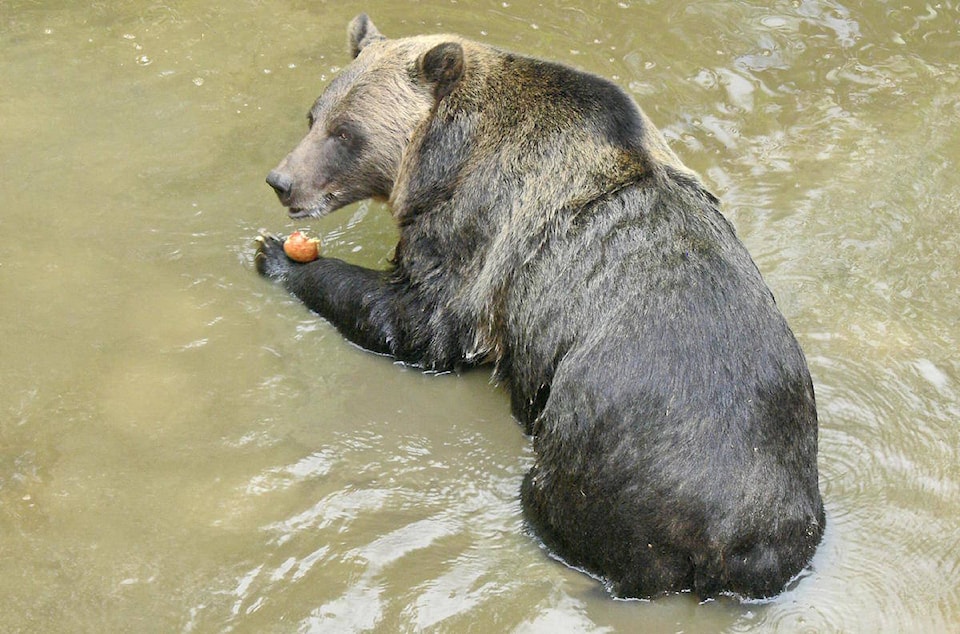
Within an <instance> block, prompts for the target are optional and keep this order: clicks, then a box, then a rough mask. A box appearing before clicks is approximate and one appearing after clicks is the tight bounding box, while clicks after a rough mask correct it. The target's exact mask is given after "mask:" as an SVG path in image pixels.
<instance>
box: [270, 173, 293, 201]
mask: <svg viewBox="0 0 960 634" xmlns="http://www.w3.org/2000/svg"><path fill="white" fill-rule="evenodd" d="M267 185H270V187H273V190H274V191H275V192H277V196H279V197H280V198H289V197H290V192H291V190H293V179H292V178H290V177H289V176H287V175H286V174H284V173H283V172H278V171H277V170H272V171H271V172H270V173H269V174H267Z"/></svg>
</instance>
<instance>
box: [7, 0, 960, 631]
mask: <svg viewBox="0 0 960 634" xmlns="http://www.w3.org/2000/svg"><path fill="white" fill-rule="evenodd" d="M361 10H366V11H369V12H371V13H372V14H373V17H374V18H375V20H376V21H377V24H378V25H379V26H380V27H381V28H382V30H383V31H384V32H386V33H388V34H390V35H406V34H414V33H418V32H428V31H442V30H446V31H456V32H460V33H462V34H464V35H466V36H468V37H472V38H475V39H479V40H481V41H485V42H489V43H492V44H496V45H499V46H503V47H507V48H511V49H514V50H518V51H521V52H526V53H531V54H535V55H540V56H543V57H549V58H553V59H558V60H561V61H565V62H568V63H571V64H574V65H577V66H579V67H581V68H585V69H588V70H591V71H594V72H597V73H600V74H602V75H605V76H607V77H611V78H613V79H615V80H616V81H617V82H618V83H619V84H620V85H621V86H623V87H624V88H625V89H627V90H629V91H630V92H631V93H632V94H634V95H635V96H636V97H637V99H638V100H640V101H641V103H642V104H643V106H644V107H645V109H646V110H647V111H648V113H649V114H650V115H651V117H652V118H653V119H654V121H656V122H657V123H658V124H659V125H660V126H661V128H662V129H663V131H664V133H665V135H666V136H667V138H668V139H669V141H670V143H671V145H672V146H673V147H674V149H675V150H677V152H678V153H679V154H680V155H681V157H682V158H683V160H684V161H685V162H687V163H688V164H689V165H690V166H691V167H692V168H693V169H695V170H697V171H698V172H700V173H701V174H703V175H704V178H705V179H706V180H707V181H708V183H709V184H710V186H711V187H712V188H713V189H714V190H715V191H716V192H717V193H718V194H719V195H720V196H721V198H722V199H723V200H724V204H725V207H724V209H725V211H726V213H727V214H728V215H729V217H730V218H731V219H732V220H733V222H734V223H735V224H736V226H737V228H738V232H739V234H740V236H741V237H742V238H743V240H744V241H745V242H746V243H747V245H748V247H749V248H750V250H751V252H752V253H753V254H754V256H755V259H756V261H757V263H758V265H759V267H760V269H761V270H762V272H763V273H764V275H765V277H766V278H767V280H768V282H769V283H770V285H771V287H772V288H773V290H774V292H775V294H776V296H777V298H778V302H779V304H780V306H781V308H782V309H783V311H784V312H785V313H786V315H787V317H788V319H789V320H790V322H791V324H792V325H793V327H794V329H795V331H796V332H797V335H798V337H799V338H800V340H801V343H802V344H803V346H804V349H805V351H806V353H807V356H808V360H809V362H810V366H811V371H812V372H813V374H814V380H815V383H816V387H817V398H818V405H819V410H820V415H821V436H820V446H821V457H820V468H821V486H822V489H823V491H824V494H825V501H826V504H827V512H828V516H829V518H828V520H829V521H828V530H827V534H826V536H825V540H824V543H823V545H822V547H821V548H820V550H819V551H818V553H817V555H816V557H815V559H814V562H813V566H812V568H811V570H810V571H809V572H808V573H806V574H805V575H804V576H803V578H801V579H799V580H798V581H797V582H796V583H794V584H792V585H791V586H790V588H789V589H788V591H787V592H785V593H784V594H783V595H781V596H780V597H778V598H776V599H773V600H770V601H764V602H757V603H748V604H738V603H736V602H733V601H731V600H718V601H712V602H707V603H704V604H698V603H696V602H695V601H694V600H693V599H691V598H690V597H688V596H686V595H678V596H671V597H664V598H661V599H658V600H656V601H612V600H611V599H609V597H608V596H607V595H606V594H605V593H604V592H603V590H602V588H601V587H600V586H599V584H597V583H596V582H594V581H593V580H591V579H589V578H587V577H586V576H585V575H582V574H580V573H578V572H576V571H571V570H568V569H566V568H564V567H563V566H562V565H560V564H559V563H557V562H555V561H553V560H551V559H550V558H549V557H547V556H546V555H545V553H544V552H542V551H541V550H540V549H539V548H538V546H537V544H536V542H535V541H534V540H533V539H532V538H531V537H530V536H529V535H527V534H526V533H525V532H524V528H523V523H522V519H521V515H520V507H519V502H518V500H517V490H518V487H519V483H520V481H521V479H522V476H523V473H524V471H525V469H526V468H527V466H528V465H529V463H530V453H529V447H528V446H527V442H526V440H525V439H524V438H523V437H522V435H521V433H520V431H519V429H518V428H517V426H516V425H515V424H514V423H513V421H512V420H511V419H510V416H509V407H508V403H507V399H506V395H505V394H504V393H503V391H502V390H500V389H498V388H497V387H496V386H494V385H491V384H490V381H489V377H488V375H487V374H486V373H485V372H482V371H480V372H474V373H470V374H467V375H463V376H453V375H447V376H432V375H423V374H421V373H419V372H416V371H413V370H410V369H407V368H403V367H400V366H397V365H394V364H392V363H390V361H389V360H387V359H383V358H380V357H376V356H373V355H369V354H365V353H363V352H361V351H359V350H357V349H355V348H353V347H351V346H350V345H348V344H346V343H344V341H343V340H342V338H341V337H340V336H339V335H337V333H336V332H334V331H333V330H332V329H331V328H329V327H328V326H327V325H326V324H325V323H323V322H322V321H320V320H318V319H316V318H314V317H312V316H311V315H309V314H307V313H305V312H304V311H303V310H302V308H301V307H300V306H299V305H298V304H297V303H296V302H294V301H292V300H290V299H289V298H287V297H285V296H284V295H283V294H282V293H281V292H279V291H278V289H277V288H275V287H273V286H271V285H268V284H265V283H263V282H262V281H261V280H259V279H258V278H257V277H256V276H255V274H254V273H253V272H252V270H251V268H250V260H249V258H250V251H251V245H250V239H251V237H252V236H253V235H255V234H256V232H257V231H258V229H260V228H261V227H265V228H268V229H270V230H273V231H278V232H279V231H289V230H292V229H294V228H296V227H294V226H293V225H292V224H291V223H289V222H287V221H286V220H285V218H284V216H283V214H282V211H281V209H280V207H279V206H278V205H277V204H276V202H275V199H274V197H273V195H272V193H271V192H270V191H269V189H268V188H267V187H266V186H265V185H264V184H263V177H264V175H265V172H266V171H267V170H268V169H269V168H270V167H271V166H272V165H274V164H275V163H276V161H277V160H278V158H279V157H280V156H282V155H283V154H284V153H285V152H286V151H287V150H288V149H289V148H290V147H291V146H292V144H293V143H294V142H295V140H296V139H297V138H299V135H300V134H301V133H302V131H303V127H304V115H305V112H306V109H307V108H308V107H309V104H310V103H311V102H312V100H313V98H314V97H315V96H316V94H317V93H318V92H319V90H320V89H321V88H322V86H323V85H324V83H325V82H327V81H329V79H330V78H331V77H332V76H334V74H335V73H336V72H337V70H338V69H339V67H340V66H342V65H343V64H345V63H346V61H347V60H346V55H345V53H344V51H343V40H344V36H343V28H344V26H345V24H346V22H347V21H348V20H349V18H350V17H352V16H353V15H354V14H356V13H357V12H359V11H361ZM958 24H960V7H958V5H957V3H955V2H939V3H926V2H915V1H911V0H907V1H905V2H900V3H897V4H896V6H893V5H890V4H886V3H858V4H855V3H851V2H836V1H827V0H817V1H814V0H799V1H792V2H786V1H781V2H773V3H754V2H746V1H745V0H729V1H718V2H711V3H704V2H618V3H588V2H579V3H577V2H561V1H559V0H555V1H550V2H541V3H532V2H500V1H499V0H490V1H469V2H468V1H466V0H459V1H458V2H452V1H451V2H449V3H448V2H438V3H431V4H430V5H429V6H427V5H426V4H425V3H418V2H409V3H391V4H389V5H388V6H382V7H381V6H371V5H370V4H369V3H358V2H353V1H346V2H340V3H335V4H330V3H313V2H300V1H298V0H291V1H289V2H285V3H280V4H277V3H271V4H270V5H269V6H261V5H260V4H259V3H245V4H241V5H237V6H233V5H230V6H227V7H213V6H208V5H207V4H205V3H200V2H192V1H190V2H181V3H178V4H177V5H175V6H166V5H160V4H155V5H150V6H146V7H145V6H144V5H143V4H142V3H133V2H129V1H123V0H116V1H112V2H107V3H98V4H94V5H91V6H79V5H78V6H77V7H71V8H64V7H62V6H60V5H59V4H57V3H50V2H35V1H31V2H26V1H19V0H12V1H10V2H6V3H5V4H4V5H3V7H2V8H0V41H2V42H3V45H2V46H0V64H2V67H3V69H4V90H2V91H0V121H2V133H0V170H2V172H3V174H4V175H5V178H4V179H2V182H0V199H2V200H3V201H4V205H3V213H2V215H0V226H2V228H3V229H4V230H5V232H6V234H7V235H8V236H15V238H14V239H12V240H8V241H7V243H6V245H5V249H4V251H3V254H2V255H0V291H2V296H3V302H2V303H0V306H2V307H0V315H2V318H0V335H2V336H0V354H2V358H3V360H4V363H3V364H2V367H0V413H2V415H3V417H2V419H0V595H2V596H3V597H4V598H5V602H4V607H3V609H2V610H0V630H3V631H62V630H64V629H70V630H72V631H97V632H100V631H164V632H169V631H194V632H204V631H308V632H331V631H342V632H353V631H363V630H372V631H384V632H393V631H443V632H447V631H450V632H460V631H483V632H486V631H514V632H554V631H564V632H568V631H570V632H608V631H609V632H612V631H623V632H632V631H637V629H638V627H639V626H638V623H642V624H643V625H642V628H643V629H644V630H645V631H664V632H666V631H671V632H672V631H679V630H683V631H686V632H716V631H784V632H794V631H818V632H825V631H872V630H879V631H924V632H926V631H953V630H956V629H957V628H958V627H960V555H958V553H960V528H958V524H957V522H956V518H957V517H958V516H960V468H958V466H957V465H958V464H960V460H958V458H960V457H958V455H957V454H958V447H960V431H958V427H957V421H958V420H960V384H958V380H960V365H958V362H957V358H956V351H957V350H958V348H960V345H958V343H960V340H958V334H957V333H958V332H960V299H958V298H957V293H956V289H957V288H958V286H960V284H958V282H960V231H958V229H960V176H958V175H957V173H958V172H957V170H956V169H955V166H956V165H957V163H958V161H960V101H958V100H957V98H956V95H957V94H958V89H960V55H958V51H960V49H958V46H957V42H958V41H960V30H958V26H957V25H958ZM311 229H312V230H313V231H315V232H317V233H320V234H321V235H322V236H323V237H324V244H325V248H326V249H327V250H328V252H330V253H331V254H332V255H335V256H338V257H343V258H345V259H348V260H351V261H354V262H358V263H360V264H364V265H367V266H383V265H384V264H385V261H386V259H387V258H388V257H389V256H390V254H391V253H392V248H393V242H394V240H395V236H396V233H395V230H394V229H393V227H392V226H391V221H390V219H389V216H388V214H387V213H386V211H385V210H384V209H383V208H382V206H380V205H378V204H369V203H361V204H359V205H355V206H353V207H351V208H349V209H346V210H343V211H341V212H339V213H338V214H336V215H334V216H332V217H330V218H327V219H324V220H323V221H320V222H317V223H315V224H314V225H313V226H312V227H311ZM67 624H69V625H67Z"/></svg>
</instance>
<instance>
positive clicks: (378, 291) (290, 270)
mask: <svg viewBox="0 0 960 634" xmlns="http://www.w3.org/2000/svg"><path fill="white" fill-rule="evenodd" d="M257 242H258V244H257V252H256V255H255V256H254V262H255V263H256V267H257V271H258V272H259V273H260V274H261V275H263V276H264V277H267V278H269V279H272V280H275V281H277V282H280V283H281V284H282V285H283V286H284V288H286V289H287V290H288V291H289V292H291V293H293V294H294V295H295V296H296V297H297V298H298V299H300V301H302V302H303V303H304V304H305V305H306V306H307V308H309V309H310V310H312V311H314V312H315V313H317V314H319V315H320V316H321V317H323V318H324V319H326V320H327V321H329V322H330V323H332V324H333V325H334V326H335V327H336V328H337V330H339V331H340V332H341V333H342V334H343V335H344V336H345V337H347V338H348V339H349V340H350V341H352V342H354V343H356V344H357V345H359V346H362V347H363V348H366V349H367V350H370V351H372V352H377V353H380V354H389V355H392V356H394V357H397V358H398V359H400V360H401V361H405V362H408V363H419V362H420V361H421V359H420V357H421V356H422V351H418V350H416V346H415V345H413V342H412V341H410V338H409V337H408V336H406V334H405V333H406V332H407V331H408V330H409V324H407V323H405V322H406V315H408V314H410V312H411V311H410V307H409V306H406V304H407V303H408V301H405V300H406V298H407V296H408V294H406V293H404V292H403V288H402V287H400V286H398V285H397V284H396V283H395V282H393V281H392V279H391V277H390V274H389V273H388V272H386V271H375V270H373V269H367V268H364V267H361V266H356V265H354V264H348V263H347V262H343V261H342V260H338V259H335V258H326V257H321V258H320V259H318V260H314V261H313V262H307V263H300V262H294V261H293V260H291V259H290V258H288V257H287V256H286V254H284V252H283V241H282V240H281V239H280V238H277V237H274V236H260V237H259V238H258V239H257Z"/></svg>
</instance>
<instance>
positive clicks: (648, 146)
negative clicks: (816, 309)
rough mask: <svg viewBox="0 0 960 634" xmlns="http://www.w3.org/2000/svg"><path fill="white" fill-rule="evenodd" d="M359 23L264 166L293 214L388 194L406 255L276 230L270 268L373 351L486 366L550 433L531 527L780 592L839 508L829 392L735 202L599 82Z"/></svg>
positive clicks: (523, 491) (540, 458) (601, 554)
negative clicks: (341, 62) (338, 252)
mask: <svg viewBox="0 0 960 634" xmlns="http://www.w3.org/2000/svg"><path fill="white" fill-rule="evenodd" d="M347 33H348V45H349V51H350V53H351V55H352V57H353V60H352V61H351V62H350V64H349V65H347V66H346V67H345V68H344V69H343V70H342V71H341V72H340V73H339V75H337V76H336V77H335V78H334V79H333V80H332V81H331V82H330V84H329V85H328V86H327V87H326V89H325V90H324V91H323V92H322V94H321V96H320V97H319V98H318V99H317V100H316V102H315V103H314V104H313V106H312V108H311V109H310V113H309V117H308V119H309V131H308V133H307V135H306V136H305V137H304V138H303V140H302V141H300V143H299V144H298V145H297V146H296V147H295V148H294V149H293V150H292V151H291V152H290V154H289V155H287V156H286V157H285V158H284V159H283V160H282V161H281V162H280V164H279V165H278V166H277V167H276V168H275V169H274V170H272V171H270V173H269V175H268V176H267V182H268V183H269V185H270V186H271V187H272V188H273V189H274V190H275V191H276V193H277V195H278V197H279V199H280V202H281V203H282V204H283V205H284V206H285V207H286V209H287V213H288V214H289V216H290V217H292V218H308V217H320V216H323V215H325V214H328V213H330V212H333V211H334V210H336V209H339V208H341V207H343V206H344V205H347V204H349V203H352V202H355V201H358V200H362V199H367V198H373V199H377V200H382V201H386V203H387V207H388V209H389V210H390V213H391V214H392V215H393V217H394V219H395V221H396V223H397V226H398V231H399V240H398V243H397V245H396V248H395V253H394V256H393V258H392V260H391V262H390V263H389V266H388V267H387V268H386V269H385V270H374V269H368V268H363V267H359V266H356V265H353V264H350V263H348V262H345V261H342V260H340V259H336V258H332V257H320V258H319V259H318V260H315V261H313V262H309V263H298V262H294V261H292V260H290V259H288V258H287V257H286V256H285V255H284V253H283V250H282V243H283V241H282V239H280V238H278V237H276V236H272V235H269V234H266V235H261V236H259V237H258V242H259V244H258V245H257V249H256V253H255V255H254V263H255V267H256V269H257V271H258V272H259V273H260V274H261V275H263V276H265V277H266V278H269V279H270V280H273V281H275V282H279V283H280V284H281V285H282V286H283V287H284V288H285V289H286V290H287V291H288V292H290V293H292V294H293V295H295V296H296V297H297V298H299V299H300V300H301V301H302V302H303V303H304V304H305V305H306V307H307V308H309V309H310V310H312V311H313V312H315V313H316V314H318V315H319V316H321V317H322V318H324V319H326V320H327V321H329V322H330V323H331V324H332V325H333V326H335V327H336V329H338V330H339V331H340V332H341V333H342V334H343V336H345V337H346V338H347V339H349V340H350V341H352V342H354V343H356V344H358V345H359V346H361V347H363V348H366V349H367V350H370V351H373V352H376V353H381V354H384V355H389V356H392V357H393V358H395V359H396V360H399V361H400V362H403V363H406V364H410V365H413V366H417V367H420V368H423V369H425V370H434V371H462V370H466V369H467V368H471V367H477V366H481V365H486V364H489V365H490V366H491V367H492V368H493V369H492V371H493V373H494V377H495V379H496V381H497V382H498V383H499V384H501V385H503V386H505V387H506V389H508V390H509V393H510V402H511V410H512V414H513V416H514V417H515V418H516V420H517V421H518V422H519V423H520V424H521V425H522V426H523V429H524V431H525V432H526V433H527V434H528V435H529V437H530V439H531V442H532V446H533V450H534V463H533V466H532V467H531V468H530V470H529V472H528V473H527V474H526V475H525V477H524V479H523V482H522V485H521V487H520V491H519V497H520V502H521V506H522V509H523V514H524V518H525V523H526V526H527V527H528V529H529V530H530V531H531V532H532V533H533V535H534V536H536V538H539V541H540V544H541V546H542V547H544V548H545V549H546V550H547V551H548V552H550V553H551V554H552V555H553V556H555V557H556V558H558V559H560V560H562V561H563V562H565V563H566V564H568V565H569V566H572V567H574V568H577V569H579V570H582V571H585V572H586V573H588V574H590V575H592V576H594V577H595V578H597V579H599V580H601V582H602V583H603V586H604V587H605V589H606V590H607V591H608V592H609V593H610V594H612V595H613V596H614V597H622V598H649V597H656V596H660V595H663V594H666V593H675V592H691V593H694V594H695V595H696V596H698V597H700V598H709V597H714V596H718V595H726V596H733V597H740V598H761V597H770V596H774V595H776V594H779V593H780V592H781V591H782V590H783V589H784V587H786V584H787V583H788V582H790V581H791V580H792V579H794V578H795V577H797V576H798V575H799V574H800V573H801V572H802V571H803V570H804V569H805V568H806V567H807V566H808V565H809V563H810V560H811V558H812V556H813V554H814V552H815V551H816V548H817V546H818V544H819V542H820V540H821V537H822V534H823V530H824V527H825V514H824V507H823V502H822V500H821V495H820V490H819V481H818V470H817V449H818V447H817V444H818V422H817V412H816V404H815V397H814V387H813V383H812V380H811V377H810V373H809V371H808V368H807V364H806V360H805V357H804V355H803V352H802V350H801V348H800V346H799V344H798V342H797V340H796V338H795V336H794V334H793V332H792V331H791V329H790V327H789V326H788V324H787V322H786V320H785V318H784V317H783V315H782V314H781V312H780V310H779V309H778V307H777V305H776V302H775V300H774V297H773V294H772V293H771V291H770V290H769V288H768V287H767V285H766V283H765V282H764V280H763V279H762V277H761V274H760V272H759V270H758V268H757V266H756V265H755V263H754V262H753V260H752V259H751V257H750V255H749V254H748V253H747V250H746V248H745V246H744V245H743V244H742V243H741V241H740V240H739V239H738V238H737V236H736V233H735V230H734V227H733V226H732V224H731V223H730V222H729V221H728V220H727V219H726V218H725V217H724V216H723V215H722V213H721V210H720V203H719V201H718V199H717V198H716V197H715V196H714V195H713V194H711V193H710V192H709V191H708V190H707V188H706V186H705V185H704V184H703V183H702V182H701V180H700V179H699V178H698V176H697V175H696V174H695V173H693V172H692V171H691V170H689V169H688V168H687V167H685V166H684V165H683V163H682V162H681V161H680V160H679V158H678V157H677V155H676V154H675V153H674V152H673V151H672V150H671V149H670V148H669V146H668V145H667V143H666V140H665V138H664V137H663V135H662V134H661V133H660V132H659V131H658V130H657V129H656V128H655V127H654V125H653V123H652V122H651V121H650V119H649V118H648V117H647V116H646V115H645V114H644V112H643V111H642V110H641V109H640V107H639V106H638V105H637V104H636V102H635V101H634V100H633V99H632V98H631V97H630V96H628V95H627V94H626V93H625V92H624V91H623V90H622V89H620V88H619V87H617V86H616V85H615V84H613V83H612V82H610V81H608V80H606V79H603V78H601V77H598V76H595V75H593V74H590V73H587V72H583V71H580V70H577V69H574V68H572V67H569V66H567V65H564V64H559V63H554V62H550V61H544V60H541V59H536V58H533V57H528V56H523V55H519V54H515V53H512V52H508V51H505V50H501V49H499V48H495V47H492V46H488V45H486V44H482V43H478V42H474V41H471V40H469V39H465V38H462V37H459V36H456V35H418V36H412V37H406V38H399V39H388V38H386V37H385V36H384V35H383V34H381V33H380V31H379V30H378V29H377V27H376V26H375V25H374V24H373V22H372V21H371V20H370V19H369V18H368V17H367V16H366V15H359V16H357V17H356V18H354V20H353V21H352V22H351V23H350V25H349V26H348V29H347Z"/></svg>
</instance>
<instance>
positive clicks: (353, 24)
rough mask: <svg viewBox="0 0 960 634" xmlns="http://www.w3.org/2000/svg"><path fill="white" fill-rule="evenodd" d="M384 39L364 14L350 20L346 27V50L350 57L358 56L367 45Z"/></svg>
mask: <svg viewBox="0 0 960 634" xmlns="http://www.w3.org/2000/svg"><path fill="white" fill-rule="evenodd" d="M385 39H387V38H386V37H384V36H383V34H382V33H380V31H378V30H377V27H376V26H374V24H373V20H371V19H370V18H369V17H367V14H366V13H361V14H360V15H358V16H357V17H355V18H354V19H352V20H350V24H349V25H348V26H347V48H348V49H349V50H350V56H351V57H356V56H357V55H359V54H360V51H362V50H363V49H364V48H365V47H366V46H367V45H368V44H372V43H373V42H379V41H380V40H385Z"/></svg>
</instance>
